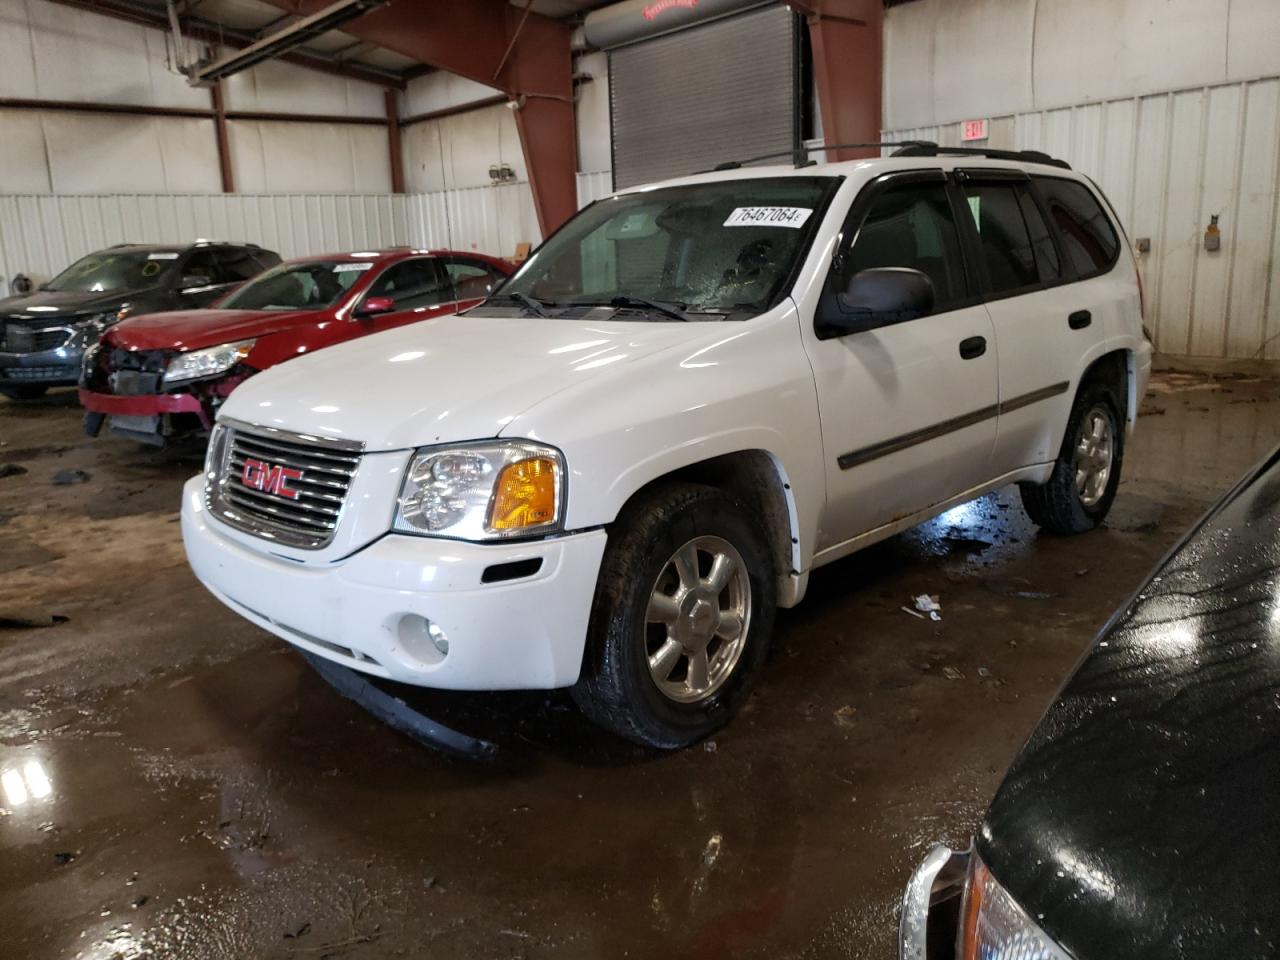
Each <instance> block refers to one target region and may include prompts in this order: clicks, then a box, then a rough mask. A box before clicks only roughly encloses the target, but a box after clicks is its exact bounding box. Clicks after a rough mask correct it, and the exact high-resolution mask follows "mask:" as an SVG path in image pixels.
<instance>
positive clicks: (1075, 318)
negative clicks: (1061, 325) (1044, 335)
mask: <svg viewBox="0 0 1280 960" xmlns="http://www.w3.org/2000/svg"><path fill="white" fill-rule="evenodd" d="M1091 323H1093V314H1092V313H1090V312H1089V311H1088V310H1077V311H1076V312H1075V313H1073V314H1071V316H1069V317H1067V325H1068V326H1069V327H1071V329H1072V330H1083V329H1084V328H1085V327H1087V326H1088V325H1089V324H1091Z"/></svg>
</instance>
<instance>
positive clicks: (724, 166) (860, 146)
mask: <svg viewBox="0 0 1280 960" xmlns="http://www.w3.org/2000/svg"><path fill="white" fill-rule="evenodd" d="M914 143H919V144H921V145H922V146H925V145H931V144H928V143H927V141H924V140H919V141H916V140H901V141H899V142H897V143H816V144H814V145H813V146H811V147H795V148H793V149H791V150H779V151H778V152H777V153H764V154H761V155H760V156H758V157H751V158H750V159H749V160H726V161H724V163H717V164H716V165H715V166H714V167H712V168H711V171H719V170H737V169H738V168H739V167H745V166H746V165H747V164H749V163H759V162H760V161H761V160H777V159H779V158H780V157H790V158H791V162H792V163H794V164H795V165H796V166H797V167H807V166H809V165H811V164H813V163H816V162H817V161H816V160H810V159H809V154H811V153H817V152H818V151H819V150H885V149H888V148H889V147H900V146H902V145H903V144H914ZM932 146H936V144H932ZM711 171H705V170H704V171H702V172H703V173H708V172H711Z"/></svg>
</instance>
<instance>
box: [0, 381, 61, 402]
mask: <svg viewBox="0 0 1280 960" xmlns="http://www.w3.org/2000/svg"><path fill="white" fill-rule="evenodd" d="M48 392H49V388H48V387H47V386H45V385H44V384H40V383H6V384H4V385H3V386H0V394H2V395H4V396H6V397H8V398H9V399H10V400H39V399H40V398H41V397H43V396H44V395H45V394H46V393H48Z"/></svg>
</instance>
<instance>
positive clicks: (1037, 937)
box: [957, 856, 1071, 960]
mask: <svg viewBox="0 0 1280 960" xmlns="http://www.w3.org/2000/svg"><path fill="white" fill-rule="evenodd" d="M963 916H964V923H963V926H962V927H961V930H960V946H959V949H958V951H957V956H961V957H981V958H982V960H1071V956H1070V954H1068V953H1067V952H1066V951H1065V950H1063V949H1062V948H1061V947H1060V946H1058V945H1057V944H1056V943H1054V942H1053V940H1051V939H1050V938H1049V936H1048V934H1046V933H1045V932H1044V931H1043V930H1041V929H1040V928H1039V927H1037V926H1036V925H1035V921H1033V920H1032V919H1031V917H1030V916H1029V915H1028V914H1027V912H1026V911H1025V910H1023V909H1022V907H1020V906H1018V902H1017V901H1016V900H1014V899H1013V897H1012V896H1010V895H1009V892H1008V891H1007V890H1005V888H1004V887H1002V886H1000V884H998V883H997V882H996V878H995V877H993V876H992V875H991V871H990V870H988V869H987V868H986V866H985V865H984V864H983V862H982V861H981V860H979V859H978V858H977V857H976V856H975V857H974V858H973V866H972V869H971V871H970V873H969V888H968V890H967V891H966V893H965V904H964V914H963Z"/></svg>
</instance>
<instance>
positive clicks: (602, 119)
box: [574, 53, 613, 170]
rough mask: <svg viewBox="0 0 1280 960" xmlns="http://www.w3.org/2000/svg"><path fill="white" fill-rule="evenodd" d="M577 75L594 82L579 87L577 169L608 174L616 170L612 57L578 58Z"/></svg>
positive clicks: (575, 66)
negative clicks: (611, 104)
mask: <svg viewBox="0 0 1280 960" xmlns="http://www.w3.org/2000/svg"><path fill="white" fill-rule="evenodd" d="M574 72H575V74H578V75H585V76H589V77H590V78H591V82H590V83H584V84H582V85H581V86H580V87H578V106H577V118H578V122H577V127H578V169H579V170H608V169H610V168H611V167H612V166H613V135H612V130H611V129H610V119H609V55H608V54H606V53H590V54H587V55H585V56H581V57H578V59H577V61H576V62H575V63H574Z"/></svg>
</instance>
